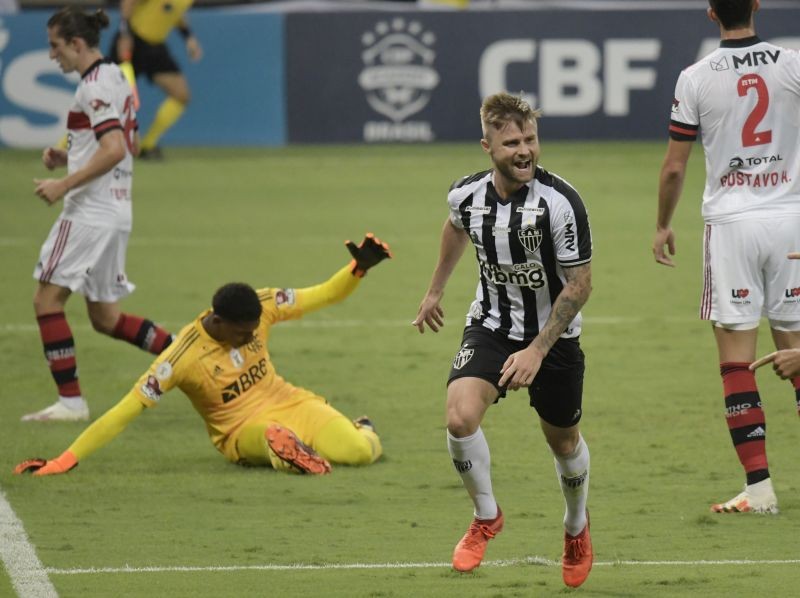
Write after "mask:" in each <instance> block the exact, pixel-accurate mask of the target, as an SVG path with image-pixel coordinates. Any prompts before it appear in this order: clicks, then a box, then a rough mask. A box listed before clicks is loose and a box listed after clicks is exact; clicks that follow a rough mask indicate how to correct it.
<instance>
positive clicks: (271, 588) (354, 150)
mask: <svg viewBox="0 0 800 598" xmlns="http://www.w3.org/2000/svg"><path fill="white" fill-rule="evenodd" d="M663 151H664V144H663V143H551V142H548V141H547V140H546V139H545V141H544V145H543V155H542V159H541V163H542V165H543V166H544V167H545V168H548V169H550V170H552V171H554V172H556V173H558V174H561V175H562V176H564V177H565V178H566V179H567V180H569V181H570V182H571V183H573V184H574V185H575V186H576V187H577V189H578V190H579V191H580V193H581V195H582V196H583V198H584V200H585V202H586V204H587V206H588V209H589V214H590V218H591V222H592V230H593V235H594V259H593V262H592V265H593V274H594V281H593V282H594V292H593V294H592V297H591V299H590V301H589V303H588V305H587V306H586V308H585V310H584V315H585V326H584V333H583V338H582V343H583V347H584V350H585V352H586V355H587V378H586V390H585V397H584V419H583V423H582V427H583V432H584V435H585V437H586V439H587V441H588V443H589V445H590V448H591V455H592V470H591V471H592V473H591V476H592V477H591V488H590V502H589V504H590V508H591V510H592V523H593V527H592V536H593V540H594V544H595V551H596V557H595V558H596V562H597V565H596V566H595V569H594V570H593V572H592V574H591V576H590V577H589V579H588V581H587V582H586V584H585V585H584V586H583V587H582V588H581V589H580V590H578V592H580V593H581V594H582V595H584V596H605V597H607V596H648V597H649V596H687V595H703V596H732V595H751V594H753V593H757V592H763V591H764V590H769V591H770V593H771V594H772V595H775V596H786V595H791V594H793V593H794V592H796V588H797V587H798V586H800V566H798V564H800V563H799V562H798V560H797V559H800V551H798V544H797V537H798V536H799V535H800V499H798V486H799V485H800V464H799V463H798V461H797V460H796V459H795V458H794V457H793V455H794V454H796V447H797V446H798V445H800V421H798V417H797V415H796V413H795V408H794V397H793V392H792V391H791V388H790V386H789V385H788V383H785V382H781V381H780V380H778V379H777V378H776V377H775V376H773V375H772V373H771V372H770V371H769V370H768V369H767V370H765V371H763V372H759V375H758V379H759V383H760V387H761V391H762V398H763V400H764V402H765V410H766V413H767V421H768V423H769V437H768V448H769V456H770V467H771V470H772V473H773V477H774V482H775V487H776V490H777V493H778V497H779V499H780V506H781V509H782V512H781V514H780V515H778V516H775V517H759V516H712V514H710V513H709V511H708V506H709V504H710V503H711V502H713V501H717V500H721V499H727V498H730V497H731V496H733V495H734V494H735V493H737V492H738V491H739V490H740V489H741V485H742V483H743V475H742V473H741V470H740V466H739V464H738V461H737V460H736V456H735V453H734V451H733V450H732V448H731V443H730V438H729V436H728V432H727V428H726V426H725V422H724V419H723V416H722V415H723V414H722V412H723V401H722V396H721V395H722V392H721V384H720V381H719V375H718V371H717V370H718V365H717V358H716V351H715V348H714V344H713V339H712V335H711V332H710V330H709V329H708V328H709V327H708V325H707V324H704V323H701V322H700V321H699V320H697V317H696V314H697V307H698V301H699V295H700V285H701V281H702V278H701V233H702V222H701V219H700V215H699V204H700V195H701V192H702V185H703V160H702V152H701V151H700V148H699V147H698V148H695V152H694V155H693V156H692V161H691V165H690V173H689V177H688V179H687V183H686V189H685V192H684V198H683V200H682V203H681V205H680V206H679V208H678V213H677V215H676V218H675V223H674V224H675V230H676V233H677V243H678V254H677V256H676V262H677V264H678V266H677V268H675V269H668V268H664V267H661V266H658V265H656V264H655V262H654V260H653V258H652V255H651V250H650V244H651V239H652V234H653V231H654V225H655V211H656V186H657V176H658V170H659V167H660V164H661V159H662V156H663ZM488 165H489V162H488V158H487V157H486V156H484V155H483V153H482V152H481V150H480V147H479V146H478V144H477V142H476V143H474V144H469V145H431V146H385V147H364V146H330V147H290V148H287V149H267V150H263V149H252V150H249V149H248V150H245V149H239V150H226V149H170V150H169V152H168V160H167V161H165V162H163V163H158V164H151V163H145V162H138V163H137V165H136V175H135V182H134V197H135V200H134V201H135V203H134V206H135V207H134V220H135V223H134V231H133V235H132V238H131V243H130V247H129V252H128V274H129V276H130V278H131V280H132V281H134V282H135V283H136V284H137V286H138V288H137V290H136V292H135V293H134V294H133V295H132V296H131V297H129V298H127V299H125V300H124V301H123V304H122V305H123V308H124V309H125V310H127V311H130V312H133V313H137V314H142V315H147V316H148V317H151V318H153V319H155V320H156V321H159V322H161V323H164V324H165V325H166V326H168V327H169V328H171V329H177V328H178V327H179V326H180V325H182V324H183V323H185V322H187V321H189V320H190V319H192V318H193V317H194V316H195V315H196V314H197V313H198V312H200V311H201V310H203V309H204V308H206V306H207V305H208V302H209V299H210V295H211V293H212V292H213V290H214V289H215V288H217V287H218V286H219V285H220V284H222V283H225V282H228V281H232V280H243V281H246V282H249V283H251V284H253V285H255V286H296V287H299V286H307V285H311V284H315V283H317V282H320V281H322V280H324V279H325V278H326V277H327V276H328V275H329V274H331V273H332V272H334V271H335V270H336V269H337V268H338V267H340V266H341V265H343V264H345V263H346V262H347V260H348V259H349V255H348V254H347V251H346V249H345V247H344V245H343V241H344V240H345V239H347V238H352V239H359V238H360V237H361V236H362V235H363V234H364V233H365V232H367V231H373V232H375V233H376V234H378V236H380V237H381V238H383V239H385V240H387V241H388V242H389V243H390V244H391V246H392V250H393V251H394V253H395V259H393V260H391V261H390V262H387V263H384V264H381V265H380V266H379V267H378V268H376V269H375V270H374V271H372V272H370V274H369V276H368V277H367V278H366V279H365V281H364V284H363V285H362V286H361V288H359V289H358V291H357V292H356V293H355V294H354V295H353V296H352V297H350V298H349V299H348V300H347V301H346V302H345V303H343V304H341V305H338V306H335V307H333V308H330V309H327V310H324V311H321V312H318V313H315V314H312V315H310V316H308V317H307V318H305V319H304V320H303V321H301V322H299V323H290V324H286V325H282V326H278V327H276V328H275V329H273V330H274V335H273V338H272V340H271V344H270V348H271V353H272V356H273V359H274V361H275V362H276V367H277V369H278V371H279V372H280V373H281V374H282V375H283V376H285V377H286V378H287V379H288V380H290V381H292V382H293V383H295V384H298V385H301V386H304V387H306V388H309V389H311V390H314V391H315V392H318V393H319V394H322V395H324V396H326V397H327V398H328V399H329V400H330V401H331V402H332V403H333V404H334V405H335V406H336V407H337V408H339V409H340V410H341V411H342V412H344V413H345V414H347V415H349V416H351V417H357V416H359V415H361V414H364V413H367V414H369V415H370V416H371V417H372V418H373V420H374V421H375V423H376V425H377V427H378V431H379V432H380V434H381V436H382V438H383V442H384V449H385V458H384V459H382V460H381V461H380V462H378V463H377V464H375V465H374V466H371V467H368V468H362V469H350V468H346V467H335V468H334V472H333V474H332V475H330V476H327V477H324V478H309V477H299V476H287V475H283V474H276V473H275V472H273V471H271V470H254V469H242V468H238V467H236V466H233V465H230V464H228V463H227V462H226V461H225V460H224V459H223V458H222V457H221V456H220V455H219V454H217V453H216V451H215V450H214V449H213V447H212V446H211V444H210V442H209V441H208V438H207V436H206V434H205V431H204V427H203V425H202V422H201V420H200V419H199V418H198V416H197V415H196V414H195V413H194V411H193V410H192V409H191V407H190V405H189V403H188V401H187V400H186V399H185V398H184V397H183V395H182V394H181V393H180V392H179V391H175V392H173V393H171V394H169V395H167V396H166V397H165V399H164V400H163V401H162V405H161V406H159V408H157V409H155V410H152V411H150V412H147V413H145V414H144V415H143V416H142V417H140V418H139V419H138V420H137V421H136V422H134V424H132V425H131V426H130V428H129V429H128V430H127V431H126V432H125V433H124V434H123V435H122V436H120V437H118V438H117V439H115V440H114V441H113V442H112V443H111V444H110V445H108V446H107V447H106V448H105V449H103V450H101V451H100V452H98V453H96V454H95V455H92V456H91V457H89V458H88V459H86V460H85V461H84V462H83V463H82V464H81V466H80V467H79V468H78V469H77V470H75V471H74V472H72V473H70V474H69V475H66V476H59V477H53V478H46V479H33V478H30V477H24V478H23V477H16V476H13V475H12V474H11V469H12V467H13V466H14V465H15V464H16V463H17V462H18V461H20V460H22V459H24V458H27V457H32V456H43V457H53V456H56V455H57V454H59V453H60V452H61V451H62V450H63V449H64V448H66V446H67V445H68V444H69V443H70V442H71V441H72V439H73V438H74V437H75V436H76V435H77V434H78V433H79V432H80V431H81V430H82V429H83V427H84V426H83V425H82V424H47V425H37V424H22V423H21V422H20V421H19V418H20V416H21V415H22V414H23V413H26V412H27V411H30V410H32V409H34V408H40V407H43V406H45V405H47V404H49V403H50V402H51V401H52V400H53V399H54V387H53V383H52V381H51V379H50V375H49V373H48V371H47V368H46V364H45V362H44V359H43V356H42V349H41V345H40V341H39V337H38V331H37V329H36V326H35V320H34V317H33V311H32V307H31V297H32V294H33V289H34V281H33V280H32V278H31V271H32V269H33V266H34V263H35V261H36V258H37V256H38V251H39V247H40V244H41V242H42V241H43V240H44V238H45V236H46V234H47V231H48V230H49V227H50V226H51V224H52V222H53V220H54V219H55V217H56V214H57V211H58V210H59V209H60V208H59V207H54V208H47V207H46V206H45V205H44V204H43V203H42V202H41V201H40V200H38V199H37V198H36V197H35V196H34V195H33V183H32V179H33V178H35V177H43V176H46V171H45V170H44V168H43V167H42V166H41V163H40V160H39V153H38V152H22V151H8V150H5V151H2V152H0V186H1V187H2V193H0V208H2V212H0V214H2V215H1V216H0V256H2V259H1V260H0V274H1V275H2V276H1V277H0V279H1V280H2V288H3V292H2V295H0V307H1V309H0V351H1V354H2V363H3V367H2V384H0V421H2V433H0V456H1V458H0V489H1V490H2V492H3V493H4V494H5V498H6V500H7V501H8V503H9V504H10V506H11V507H12V508H13V510H14V512H15V513H16V515H17V517H18V518H19V519H20V520H21V522H22V523H23V524H24V526H25V530H26V532H27V534H28V536H29V538H30V541H31V543H32V544H33V545H34V546H35V548H36V551H37V554H38V556H39V559H40V560H41V562H42V564H43V565H44V567H45V568H46V570H47V573H48V576H49V579H50V581H51V583H52V584H53V585H54V586H55V588H56V589H57V591H58V592H59V594H60V595H62V596H109V595H115V596H171V597H174V596H191V597H193V598H197V597H204V596H256V595H260V596H267V595H269V596H342V597H350V596H370V597H386V598H389V597H406V596H414V597H416V596H437V597H443V596H497V597H507V596H533V595H535V596H549V595H554V594H566V593H570V592H571V591H570V590H568V589H566V588H564V587H563V585H562V582H561V573H560V569H559V568H558V567H555V566H552V565H548V564H547V561H550V560H555V559H558V558H559V556H560V552H561V549H562V527H561V517H562V511H563V506H562V499H561V496H560V492H559V490H558V487H557V483H556V478H555V473H554V469H553V464H552V458H551V456H550V455H549V452H548V450H547V448H546V446H545V444H544V441H543V439H542V437H541V433H540V432H539V429H538V423H537V418H536V417H535V413H534V412H533V411H532V410H531V409H530V408H529V407H528V406H527V399H526V395H525V394H523V393H512V394H510V395H509V397H508V398H507V399H505V400H504V401H503V402H502V403H501V404H500V405H499V406H496V407H493V408H492V409H491V410H490V411H489V414H488V416H487V418H486V420H485V422H484V429H485V432H486V434H487V437H488V438H489V442H490V446H491V448H492V459H493V477H494V484H495V492H496V495H497V497H498V499H499V501H500V502H501V504H502V506H503V510H504V511H505V513H506V518H507V522H506V529H505V531H504V532H503V533H502V534H501V535H500V536H498V537H497V539H496V540H494V541H493V542H492V543H491V544H490V546H489V550H488V553H487V557H486V558H487V560H488V561H489V562H487V563H485V564H484V566H482V567H481V568H480V569H478V570H477V571H476V572H475V573H473V574H468V575H459V574H456V573H454V572H453V571H452V570H451V569H450V568H449V566H448V563H449V559H450V555H451V551H452V548H453V546H454V544H455V542H456V541H457V540H458V539H459V537H460V536H461V534H462V533H463V531H464V529H465V528H466V526H467V525H468V523H469V521H470V517H471V504H470V503H469V500H468V498H467V496H466V494H465V492H464V491H463V489H462V488H461V484H460V481H459V479H458V477H457V475H456V474H455V472H454V471H453V470H452V465H451V464H450V462H449V461H450V460H449V457H448V455H447V449H446V446H445V432H444V426H443V420H444V415H443V412H444V393H445V388H444V384H445V378H446V375H447V372H448V368H449V363H450V360H451V358H452V356H453V354H454V353H455V351H456V350H457V348H458V344H459V341H460V335H461V329H462V326H463V317H464V313H465V312H466V309H467V307H468V305H469V302H470V301H471V298H472V295H473V292H474V285H475V281H476V275H477V273H476V266H475V263H474V258H473V257H472V253H471V251H470V252H468V253H467V254H466V255H465V257H464V259H463V260H462V262H461V264H460V265H459V267H458V269H457V271H456V272H455V274H454V276H453V278H452V280H451V282H450V285H449V287H448V290H447V293H446V296H445V298H444V308H445V311H446V315H447V325H446V327H445V328H444V329H443V330H442V331H441V332H440V333H439V334H438V335H437V334H432V333H430V332H426V334H425V335H423V336H420V335H419V334H418V333H417V331H416V330H415V329H414V328H412V327H411V326H410V322H411V320H412V319H413V318H414V316H415V315H416V311H417V306H418V304H419V301H420V299H421V298H422V295H423V293H424V291H425V289H426V286H427V284H428V282H429V279H430V275H431V273H432V270H433V266H434V264H435V261H436V257H437V254H438V243H439V232H440V229H441V226H442V223H443V222H444V219H445V217H446V203H445V194H446V192H447V188H448V186H449V184H450V183H451V182H452V181H453V180H455V179H456V178H458V177H460V176H462V175H465V174H469V173H472V172H475V171H477V170H481V169H484V168H488ZM67 312H68V317H69V319H70V323H71V325H72V327H73V332H74V335H75V338H76V343H77V350H78V360H79V362H78V363H79V367H80V375H81V384H82V386H83V390H84V393H85V394H86V396H87V398H88V399H89V401H90V405H91V408H92V415H93V417H97V416H99V415H100V414H101V413H102V412H103V411H104V410H105V409H107V408H108V407H110V406H112V405H113V404H115V403H116V402H117V401H118V400H119V398H120V397H122V396H123V394H124V393H125V392H127V390H128V389H129V388H130V385H131V384H132V383H133V381H134V380H135V379H136V377H137V376H138V375H139V374H140V373H141V372H142V371H143V370H144V369H145V368H146V367H147V365H148V364H149V362H150V357H149V356H148V355H146V354H144V353H143V352H141V351H138V350H136V349H135V348H132V347H130V346H129V345H126V344H123V343H119V342H116V341H113V340H111V339H109V338H107V337H101V336H100V335H98V334H96V333H94V332H93V331H91V329H90V327H89V324H88V320H87V317H86V314H85V309H84V305H83V301H82V299H81V298H80V297H75V298H73V300H72V301H71V302H70V304H69V305H68V309H67ZM769 347H770V345H769V339H768V335H767V334H766V332H764V334H763V337H762V339H761V346H760V350H761V352H764V351H766V350H768V349H769ZM0 533H2V532H0ZM0 540H2V541H6V540H7V538H0ZM732 561H745V562H737V563H734V562H732ZM746 561H762V562H760V563H748V562H746ZM766 561H770V562H766ZM778 561H784V562H778ZM785 561H789V562H785ZM294 565H307V566H309V567H306V568H299V567H293V566H294ZM357 565H362V566H361V567H357ZM6 595H9V596H11V595H14V589H13V587H12V585H11V579H10V576H9V575H8V572H7V571H5V570H4V569H2V568H0V596H6Z"/></svg>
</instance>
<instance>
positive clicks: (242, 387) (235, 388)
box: [221, 357, 267, 403]
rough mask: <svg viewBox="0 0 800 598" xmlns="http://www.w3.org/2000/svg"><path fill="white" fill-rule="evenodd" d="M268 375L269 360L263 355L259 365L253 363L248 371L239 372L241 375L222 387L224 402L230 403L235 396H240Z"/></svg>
mask: <svg viewBox="0 0 800 598" xmlns="http://www.w3.org/2000/svg"><path fill="white" fill-rule="evenodd" d="M266 375H267V360H266V358H265V357H262V358H261V359H260V360H259V362H258V364H257V365H251V366H250V367H249V368H247V371H245V372H243V373H241V374H239V376H238V377H237V378H236V380H234V381H233V382H231V383H230V384H228V385H227V386H225V387H223V389H222V397H221V398H222V402H223V403H229V402H230V401H232V400H234V399H235V398H237V397H239V396H240V395H241V394H242V393H245V392H247V391H248V390H250V389H251V388H252V387H253V386H254V385H255V384H256V383H257V382H258V381H259V380H261V379H262V378H264V376H266Z"/></svg>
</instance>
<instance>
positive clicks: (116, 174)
mask: <svg viewBox="0 0 800 598" xmlns="http://www.w3.org/2000/svg"><path fill="white" fill-rule="evenodd" d="M135 128H136V114H135V112H134V110H133V99H132V96H131V88H130V86H129V85H128V82H127V81H126V79H125V76H124V75H123V74H122V71H120V69H119V67H118V66H117V65H116V64H114V63H112V62H109V61H106V60H102V61H98V62H96V63H95V64H94V65H92V66H91V67H90V68H89V70H88V71H86V73H85V74H84V75H83V77H81V81H80V83H79V84H78V89H77V91H76V92H75V101H74V103H73V105H72V107H71V109H70V112H69V116H68V118H67V131H68V147H67V155H68V164H67V170H68V172H70V173H72V172H75V171H76V170H79V169H80V168H83V167H84V166H85V165H86V163H87V162H88V161H89V160H90V159H91V157H92V156H93V155H94V153H95V152H96V151H97V150H98V148H99V147H100V143H99V141H98V140H99V139H100V138H101V137H102V136H103V135H104V134H105V133H108V132H109V131H112V130H115V129H119V130H121V131H122V132H123V134H124V135H125V140H126V152H125V157H124V158H123V159H122V160H121V161H120V162H119V163H118V164H116V165H115V166H114V167H113V168H112V169H111V170H110V171H108V172H107V173H105V174H104V175H101V176H99V177H97V178H95V179H92V180H91V181H89V182H88V183H85V184H84V185H81V186H79V187H75V188H74V189H72V190H71V191H70V192H69V193H67V194H66V196H65V197H64V211H63V212H62V214H61V217H62V218H67V219H69V220H74V221H76V222H82V223H84V224H91V225H93V226H105V227H110V228H116V229H119V230H128V231H129V230H131V224H132V209H131V184H132V181H133V156H132V154H131V146H132V143H133V135H134V130H135Z"/></svg>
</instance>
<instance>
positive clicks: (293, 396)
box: [14, 234, 391, 476]
mask: <svg viewBox="0 0 800 598" xmlns="http://www.w3.org/2000/svg"><path fill="white" fill-rule="evenodd" d="M347 248H348V250H349V251H350V253H351V255H352V256H353V260H352V261H351V262H350V263H349V264H348V265H347V266H345V267H344V268H342V269H341V270H339V271H338V272H336V273H335V274H334V275H333V276H332V277H331V278H330V279H328V280H327V281H326V282H324V283H322V284H319V285H316V286H313V287H308V288H304V289H277V288H265V289H259V290H254V289H252V288H251V287H250V286H248V285H246V284H243V283H229V284H226V285H224V286H223V287H221V288H220V289H219V290H218V291H217V292H216V293H215V294H214V298H213V299H212V306H213V307H212V309H209V310H207V311H205V312H203V313H202V314H200V315H199V316H198V317H197V318H196V319H195V320H194V321H193V322H191V323H190V324H189V325H188V326H185V327H184V328H183V330H181V331H180V334H178V336H177V337H176V338H175V340H174V341H173V342H172V344H171V345H170V346H169V348H168V349H167V350H165V351H164V352H163V353H162V354H161V355H159V356H158V358H156V360H155V361H154V362H153V364H152V365H151V366H150V369H149V370H147V372H146V373H145V374H144V375H143V376H142V377H141V378H139V381H138V382H137V383H136V384H135V385H134V387H133V389H131V391H130V392H129V393H128V394H127V395H126V396H125V398H123V399H122V400H121V401H120V402H119V403H117V405H115V406H114V407H112V408H111V409H109V410H108V411H107V412H106V413H105V414H104V415H103V416H101V417H100V418H99V419H98V420H97V421H95V422H94V423H93V424H91V425H90V426H89V427H88V428H87V429H86V430H85V431H84V432H83V433H82V434H81V435H80V436H79V437H78V438H77V440H75V442H73V443H72V445H71V446H70V447H69V448H68V449H67V450H66V451H64V452H63V453H62V454H61V455H60V456H59V457H57V458H56V459H52V460H49V461H47V460H44V459H29V460H27V461H24V462H22V463H20V464H19V465H17V467H16V468H15V469H14V472H15V473H18V474H19V473H24V472H26V471H32V472H33V475H35V476H42V475H51V474H57V473H66V472H68V471H69V470H70V469H72V468H74V467H75V466H76V465H77V464H78V463H79V462H80V461H82V460H83V459H84V458H85V457H87V456H89V455H90V454H91V453H93V452H94V451H96V450H97V449H99V448H100V447H102V446H103V445H105V444H106V443H107V442H109V441H110V440H111V439H112V438H114V437H115V436H116V435H117V434H119V433H120V432H122V431H123V430H124V429H125V427H126V426H127V425H128V424H129V423H130V422H131V421H133V420H134V419H135V418H136V417H138V416H139V415H140V414H141V413H142V412H143V411H144V409H145V408H147V407H154V406H156V405H158V403H159V402H160V401H161V398H162V395H163V394H164V393H165V392H167V391H168V390H170V389H172V388H174V387H178V388H180V389H181V390H182V391H183V392H184V393H185V394H186V396H187V397H188V398H189V400H191V402H192V404H193V406H194V408H195V409H196V410H197V412H198V413H199V414H200V416H201V417H202V418H203V419H204V420H205V423H206V428H207V429H208V434H209V437H210V438H211V442H213V443H214V446H215V447H216V448H217V450H218V451H219V452H221V453H222V454H223V455H225V458H226V459H228V460H229V461H232V462H233V463H239V464H242V465H256V466H266V467H273V468H274V469H276V470H280V471H287V472H299V473H310V474H325V473H328V472H330V470H331V466H330V463H343V464H346V465H367V464H370V463H373V462H375V461H376V460H377V459H378V458H379V457H380V456H381V442H380V439H379V438H378V436H377V434H376V433H375V430H374V429H373V427H372V423H371V422H370V421H369V419H367V418H366V417H362V418H359V419H357V420H355V421H354V422H353V421H350V420H349V419H348V418H347V417H345V416H344V415H342V414H341V413H339V412H338V411H337V410H336V409H334V408H333V407H331V406H330V405H329V404H328V403H327V401H326V400H325V399H324V398H322V397H320V396H318V395H315V394H314V393H312V392H310V391H308V390H305V389H303V388H298V387H296V386H293V385H292V384H289V383H288V382H286V381H285V380H284V379H283V378H282V377H281V376H279V375H278V374H277V373H276V372H275V368H274V366H273V365H272V361H271V359H270V356H269V352H268V351H267V340H268V338H269V330H270V327H271V326H272V325H273V324H275V323H277V322H281V321H283V320H291V319H296V318H299V317H301V316H303V315H304V314H306V313H308V312H310V311H314V310H316V309H319V308H321V307H325V306H327V305H331V304H333V303H337V302H339V301H341V300H343V299H344V298H345V297H347V296H348V295H349V294H350V293H352V292H353V290H355V288H356V287H357V286H358V284H359V282H360V281H361V278H362V277H363V276H364V274H366V272H367V270H369V269H370V268H371V267H372V266H374V265H376V264H377V263H379V262H380V261H382V260H384V259H385V258H389V257H391V253H390V252H389V247H388V245H386V243H382V242H381V241H380V239H377V238H376V237H374V236H373V235H372V234H368V235H367V236H366V237H365V238H364V240H363V241H362V242H361V244H360V245H355V244H354V243H352V242H351V241H348V242H347Z"/></svg>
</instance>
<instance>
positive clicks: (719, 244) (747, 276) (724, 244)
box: [700, 215, 800, 330]
mask: <svg viewBox="0 0 800 598" xmlns="http://www.w3.org/2000/svg"><path fill="white" fill-rule="evenodd" d="M798 231H800V215H785V216H781V217H780V218H771V219H763V220H752V219H751V220H739V221H736V222H727V223H724V224H706V229H705V236H704V239H703V249H704V252H703V253H704V255H703V296H702V300H701V302H700V318H701V319H703V320H711V321H713V322H714V323H715V324H716V325H717V326H721V327H730V328H734V329H737V330H747V329H751V328H755V327H757V326H758V321H759V319H760V318H761V317H762V316H764V317H766V318H768V319H769V320H770V322H771V323H773V324H774V325H775V327H777V328H780V329H784V330H787V329H788V330H796V329H797V328H798V327H797V326H795V323H796V322H800V260H790V259H787V257H786V254H787V253H789V252H791V251H800V234H798Z"/></svg>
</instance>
